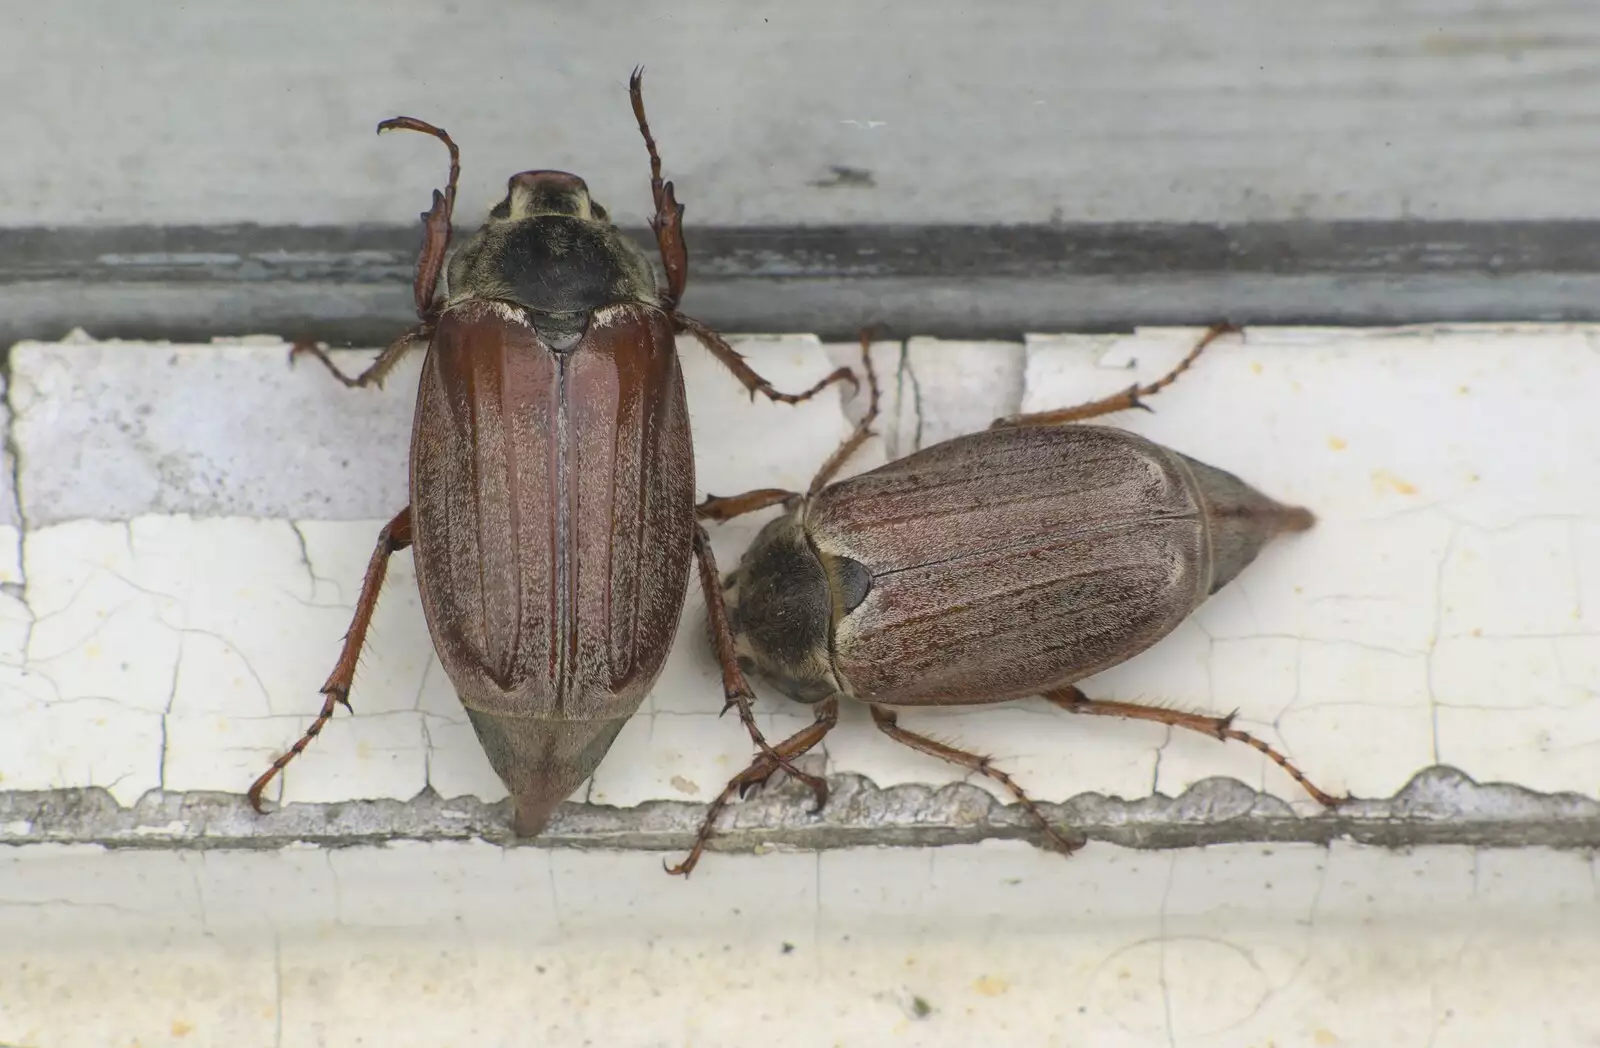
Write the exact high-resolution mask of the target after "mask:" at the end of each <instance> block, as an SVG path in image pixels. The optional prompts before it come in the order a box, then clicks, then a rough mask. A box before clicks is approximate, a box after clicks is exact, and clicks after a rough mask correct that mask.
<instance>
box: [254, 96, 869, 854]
mask: <svg viewBox="0 0 1600 1048" xmlns="http://www.w3.org/2000/svg"><path fill="white" fill-rule="evenodd" d="M641 74H642V71H641V70H635V71H634V74H633V77H632V79H631V80H630V82H629V95H630V98H631V100H632V103H633V111H634V115H635V117H636V118H637V120H638V124H639V131H640V133H641V134H642V135H643V136H644V140H645V146H646V148H647V150H648V151H649V155H650V176H651V177H650V186H651V191H652V194H653V196H654V203H655V214H654V216H653V217H652V218H651V220H650V225H651V228H652V229H653V230H654V232H655V234H656V240H657V245H658V247H659V249H660V252H661V260H662V265H663V268H664V269H665V272H666V278H667V287H666V289H665V290H658V289H657V287H656V284H655V276H654V274H653V273H652V271H651V267H650V262H649V259H648V258H647V257H646V256H645V254H644V253H643V252H642V251H641V250H640V249H639V248H638V247H637V246H635V245H634V244H633V243H632V242H631V241H630V240H628V239H627V238H626V237H625V236H623V235H622V233H620V232H619V231H618V230H617V229H616V227H615V226H613V225H612V224H611V222H610V220H609V218H608V217H607V215H606V211H605V209H604V208H602V207H601V206H600V205H599V204H598V203H596V202H595V201H594V200H593V199H592V198H591V197H590V196H589V190H588V187H587V186H586V185H585V183H584V181H583V179H581V178H579V177H578V176H576V175H571V174H567V173H565V172H561V171H524V172H523V173H521V174H518V175H514V176H512V178H511V179H510V182H509V184H508V187H507V192H506V197H505V199H504V200H502V201H501V202H500V203H499V204H498V205H497V206H496V207H495V208H494V209H493V210H492V211H491V212H490V213H489V218H488V220H487V221H486V222H485V223H484V225H483V226H482V228H480V229H479V230H478V232H477V234H476V235H475V236H473V237H472V238H471V239H470V240H468V241H467V242H466V244H464V245H463V246H462V247H461V249H460V250H459V251H457V252H456V254H455V256H454V258H453V259H451V261H450V268H449V287H448V296H447V297H445V298H442V299H439V298H436V291H437V285H438V282H439V277H440V274H441V273H442V272H443V270H444V263H445V255H446V251H447V249H448V247H449V243H450V233H451V228H450V215H451V210H452V208H453V206H454V203H455V195H456V183H457V181H458V179H459V176H460V170H461V168H460V155H459V153H458V151H457V149H456V146H455V143H454V142H452V141H451V140H450V137H449V135H447V134H446V133H445V132H444V131H443V130H441V129H439V128H436V127H434V126H432V125H430V124H427V123H424V122H423V121H420V120H415V119H413V118H410V117H396V118H395V119H392V120H386V121H384V122H383V123H382V124H379V125H378V130H379V131H384V130H387V129H390V128H401V129H406V130H412V131H421V132H424V133H426V134H430V135H433V136H434V137H436V138H438V139H439V140H440V141H442V142H443V143H444V144H445V145H446V147H448V149H449V150H450V178H449V182H448V183H447V185H446V187H445V190H444V192H443V193H440V192H438V191H437V190H435V192H434V194H433V207H432V208H431V209H430V210H429V211H427V212H426V213H425V214H424V215H423V216H422V218H423V229H424V233H423V244H422V250H421V254H420V255H419V257H418V260H417V271H416V280H415V285H414V288H413V290H414V292H415V297H416V306H417V314H418V317H419V319H420V323H419V324H418V325H417V326H416V327H415V328H413V329H412V330H411V331H409V332H407V333H406V334H405V335H404V336H402V337H401V338H400V339H399V340H397V341H396V342H395V343H393V344H392V345H391V346H389V347H388V349H386V350H385V351H384V352H383V353H382V354H381V355H380V356H379V357H378V359H377V360H376V361H375V362H374V363H373V365H372V366H371V367H370V368H368V369H367V370H366V371H365V372H363V373H362V374H361V375H360V376H358V377H356V378H353V379H352V378H349V377H347V376H345V375H344V374H342V373H341V372H340V371H339V370H338V368H337V367H335V366H334V364H333V363H332V361H331V360H330V359H329V358H328V357H327V355H326V354H325V353H324V352H323V351H322V350H321V349H319V348H317V347H314V346H305V345H300V346H296V347H295V350H296V352H309V353H311V354H312V355H314V356H316V357H317V358H318V359H320V360H321V361H322V362H323V363H324V364H325V365H327V367H328V368H329V370H331V371H332V372H333V373H334V374H335V375H336V376H338V377H339V378H340V379H341V380H342V381H343V382H345V384H347V385H350V386H365V385H369V384H373V383H378V382H381V380H382V378H383V376H384V374H385V373H386V372H387V371H388V370H389V369H390V368H391V367H392V366H393V365H394V363H395V362H396V361H397V360H398V359H399V358H400V357H401V355H403V354H404V352H405V351H406V350H407V349H408V348H409V347H410V345H411V344H412V343H413V342H414V341H418V340H422V339H428V340H429V343H428V355H427V359H426V361H425V362H424V364H423V368H422V379H421V385H420V389H419V391H418V394H417V411H416V420H415V423H414V426H413V430H412V442H411V501H410V505H408V506H407V507H406V508H405V509H403V510H401V511H400V513H399V514H397V515H396V516H395V518H394V519H393V520H392V521H390V522H389V524H388V525H387V526H386V527H384V529H383V530H382V532H381V533H380V534H379V537H378V546H377V549H376V550H375V551H374V552H373V555H372V560H371V562H370V563H369V564H368V567H367V572H366V578H365V580H364V582H363V584H362V588H361V596H360V598H359V600H358V601H357V603H356V610H355V617H354V621H353V622H352V623H351V626H350V632H349V633H348V634H347V635H346V638H345V644H344V648H343V651H342V652H341V654H340V657H339V661H338V663H337V665H336V666H335V667H334V670H333V673H332V674H331V675H330V676H329V678H328V681H327V683H326V684H325V685H324V686H323V689H322V690H323V694H324V695H325V697H326V698H325V701H324V703H323V708H322V712H321V713H320V714H319V715H318V717H317V719H316V720H315V721H314V722H313V723H312V725H311V727H310V728H309V729H307V731H306V732H305V735H304V736H303V737H302V738H301V739H300V740H299V741H298V742H296V743H295V745H294V746H293V747H292V748H291V749H290V750H289V751H288V753H286V754H284V756H282V757H281V758H279V759H278V760H277V761H276V762H275V763H274V764H273V765H272V767H271V768H270V769H268V771H267V772H266V773H265V774H263V775H262V776H261V777H260V778H259V779H257V780H256V782H255V783H254V785H252V786H251V787H250V793H249V796H250V801H251V803H252V804H253V805H255V807H256V809H257V810H258V811H259V810H261V792H262V790H263V789H264V788H265V787H266V785H267V783H268V782H269V781H271V779H272V777H273V776H274V775H275V774H277V772H278V771H280V770H281V769H282V768H283V767H284V765H285V764H287V763H288V762H289V761H290V760H291V759H293V758H294V757H295V756H296V755H297V754H299V753H300V752H301V751H302V750H304V749H305V747H306V745H307V744H308V743H309V742H310V741H311V740H312V739H313V738H315V737H316V735H317V734H318V732H320V731H321V730H322V727H323V725H324V724H326V723H327V721H328V719H329V718H330V717H331V716H332V715H333V712H334V710H335V709H336V707H337V706H338V705H339V704H341V703H342V704H344V705H345V706H347V707H348V706H349V700H348V696H349V692H350V684H351V680H352V678H353V677H354V675H355V667H356V660H357V657H358V656H359V654H360V651H361V646H362V643H363V640H364V639H365V636H366V632H367V627H368V625H369V623H370V621H371V618H372V611H373V607H374V605H375V604H376V602H377V598H378V592H379V589H380V588H381V587H382V585H383V578H384V572H385V568H386V565H387V563H388V559H389V556H390V554H392V553H394V552H395V551H397V550H401V549H404V548H406V547H407V546H414V547H415V560H416V571H417V584H418V587H419V589H420V590H421V592H422V607H423V610H424V612H425V614H426V617H427V620H428V628H429V631H430V633H431V634H432V636H433V641H434V646H435V648H436V649H437V651H438V654H439V658H440V661H441V662H442V663H443V665H444V668H445V671H446V672H447V673H448V675H449V677H450V680H451V683H452V684H453V685H454V686H455V689H456V694H457V695H458V696H459V697H460V699H461V703H462V705H463V706H465V707H466V710H467V715H468V717H469V718H470V719H471V721H472V726H473V729H474V730H475V731H476V733H477V735H478V739H479V741H480V742H481V743H482V744H483V748H484V751H485V752H486V753H487V755H488V757H489V763H490V764H491V765H492V766H493V767H494V770H495V772H496V773H497V774H498V775H499V776H500V778H501V780H502V781H504V783H505V784H506V788H507V790H508V791H509V792H510V794H511V797H512V801H513V804H514V807H515V812H516V817H515V829H516V831H517V832H518V833H519V834H523V835H533V834H536V833H538V832H539V831H540V830H541V829H542V828H543V827H544V825H545V823H546V822H547V821H548V819H549V817H550V813H551V812H552V810H553V809H554V808H555V806H556V805H558V804H559V803H561V801H562V800H564V799H565V798H566V797H567V796H568V795H570V794H571V793H572V791H573V790H574V789H576V788H577V787H578V786H579V785H580V784H581V783H582V782H583V780H585V779H586V778H588V777H589V775H590V773H592V772H593V771H594V769H595V767H596V766H597V765H598V764H599V763H600V760H601V758H602V757H604V756H605V753H606V751H607V749H608V748H609V747H610V746H611V742H612V740H613V739H615V738H616V735H617V732H618V731H620V730H621V728H622V725H623V723H624V722H625V721H626V720H627V719H628V718H629V717H630V716H632V715H633V713H634V712H635V711H636V710H637V709H638V708H639V704H640V703H641V702H642V701H643V700H644V697H645V694H646V693H647V692H648V691H649V690H650V687H651V685H652V684H654V682H655V680H656V677H657V675H658V674H659V673H660V671H661V667H662V664H663V662H664V660H665V659H666V655H667V650H668V648H669V647H670V645H671V642H672V639H673V635H674V632H675V631H676V629H677V625H678V618H679V616H680V614H681V613H682V610H683V603H684V598H685V592H686V588H687V586H688V575H689V567H690V561H691V560H692V559H698V561H699V564H700V577H701V583H702V586H703V587H704V589H705V592H706V601H707V604H708V607H709V611H710V618H711V623H712V631H713V635H714V637H715V638H716V641H717V647H718V650H719V652H720V653H721V655H722V663H723V685H724V691H725V693H726V699H727V702H728V704H729V705H730V706H734V707H737V708H738V709H739V712H740V715H741V718H742V720H743V721H744V723H745V725H746V727H747V729H748V730H749V732H750V735H751V737H752V739H753V740H754V741H755V742H756V744H757V746H758V747H760V749H761V750H762V751H763V752H765V753H772V750H771V748H770V747H769V746H768V745H767V743H766V740H765V739H763V738H762V737H761V733H760V731H759V730H758V729H757V728H756V725H755V721H754V719H753V718H752V717H751V716H750V711H749V699H750V698H751V693H750V691H749V687H748V685H747V684H746V683H745V680H744V677H743V674H742V673H741V672H740V669H739V666H738V664H737V662H736V660H735V659H734V657H733V645H732V638H731V635H730V634H729V631H728V626H727V622H726V619H725V617H724V613H723V607H722V602H721V592H720V589H719V587H718V586H717V568H716V564H715V561H714V560H713V558H712V554H711V547H710V543H709V542H708V541H707V540H706V535H705V532H704V530H703V529H702V528H700V526H699V525H698V524H697V523H696V521H695V505H694V455H693V449H692V447H691V444H690V434H689V416H688V411H687V406H686V404H685V400H684V388H683V375H682V372H681V371H680V369H679V365H678V357H677V350H676V345H675V340H674V334H675V332H677V331H680V330H682V331H688V332H690V333H691V334H693V335H695V336H696V337H697V338H699V339H700V341H701V342H702V343H704V344H705V345H706V347H707V348H708V349H710V350H711V352H712V353H713V354H715V355H716V356H717V357H718V358H719V359H720V360H721V361H722V362H723V363H724V364H726V365H727V366H728V367H729V368H730V369H731V370H732V371H733V372H734V374H735V375H736V376H737V377H738V378H739V379H740V381H741V382H743V383H744V385H745V386H746V388H747V389H749V390H750V392H751V395H752V396H753V395H754V394H755V393H757V392H760V393H763V394H765V395H766V396H768V397H770V398H772V399H774V400H780V401H787V402H791V403H792V402H796V401H799V400H803V399H805V398H806V397H808V396H811V395H814V394H815V393H817V392H819V391H820V390H822V389H823V388H824V387H826V386H827V385H829V384H830V383H832V382H835V381H839V380H841V379H845V378H850V379H853V378H854V376H853V374H852V373H851V372H850V370H849V369H848V368H841V369H839V370H838V371H836V372H834V373H833V374H832V375H830V376H828V377H827V378H826V379H824V380H823V381H822V382H819V383H818V384H817V385H816V386H815V387H813V388H812V389H811V390H809V391H808V392H806V393H804V394H799V395H791V394H783V393H777V392H775V391H774V390H773V389H772V387H771V386H770V385H768V384H767V383H766V381H765V380H764V379H762V378H761V377H760V376H759V375H757V374H756V373H755V372H754V371H753V370H752V369H751V368H750V367H749V366H748V365H746V364H745V363H744V361H743V359H742V358H741V357H740V356H739V354H738V353H736V352H735V351H734V350H733V349H732V347H730V346H729V345H728V344H727V343H726V342H724V341H723V340H722V339H721V338H720V337H719V336H717V335H715V334H714V333H713V332H711V331H709V330H708V329H706V328H705V327H704V326H703V325H701V324H699V323H698V322H696V321H694V320H692V319H690V318H688V317H685V316H684V315H682V314H681V313H679V312H678V308H677V307H678V302H679V301H680V300H681V298H682V296H683V290H684V284H685V281H686V277H687V270H688V260H687V252H686V250H685V246H684V240H683V232H682V225H681V220H682V216H683V208H682V206H680V205H679V204H678V202H677V200H676V197H675V195H674V192H673V186H672V183H671V182H665V183H664V182H663V181H662V180H661V158H660V157H659V155H658V154H657V152H656V144H655V140H654V138H653V137H652V136H651V134H650V128H649V124H648V123H647V122H646V120H645V114H644V101H643V96H642V92H641V87H640V82H641ZM775 758H776V759H777V760H779V761H780V762H781V763H783V765H784V766H786V767H787V766H788V764H787V760H786V759H784V758H782V757H781V756H777V755H775ZM791 770H792V769H791ZM807 778H808V781H809V777H807ZM816 785H817V788H818V790H819V796H820V790H821V789H822V788H823V787H822V784H821V783H820V781H818V782H816Z"/></svg>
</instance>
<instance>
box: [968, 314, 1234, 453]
mask: <svg viewBox="0 0 1600 1048" xmlns="http://www.w3.org/2000/svg"><path fill="white" fill-rule="evenodd" d="M1243 334H1244V329H1243V328H1240V327H1237V326H1235V325H1233V324H1230V323H1228V322H1227V321H1222V322H1219V323H1216V324H1212V325H1211V326H1210V327H1209V328H1207V329H1206V333H1205V334H1204V335H1202V336H1200V340H1199V341H1198V342H1196V343H1195V344H1194V347H1193V348H1192V349H1190V350H1189V352H1188V355H1186V356H1185V357H1184V358H1183V359H1182V360H1180V361H1178V363H1177V364H1176V365H1175V366H1174V367H1173V368H1172V370H1171V371H1168V372H1167V373H1166V374H1165V375H1162V376H1161V377H1160V378H1158V379H1156V380H1155V381H1154V382H1151V383H1149V384H1147V385H1143V386H1140V385H1134V386H1130V387H1128V388H1127V389H1125V390H1123V391H1122V392H1121V393H1113V394H1111V395H1110V396H1109V397H1101V398H1100V399H1099V400H1090V401H1086V402H1085V403H1082V404H1078V405H1076V406H1074V407H1070V408H1057V409H1055V410H1054V411H1036V412H1030V413H1028V414H1024V415H1007V416H1006V417H1004V418H997V419H995V420H994V421H993V422H991V423H989V428H990V429H1006V428H1009V427H1012V426H1059V425H1061V424H1063V423H1066V422H1083V421H1086V420H1088V419H1092V418H1099V417H1100V416H1101V415H1110V414H1112V413H1114V412H1118V411H1128V410H1131V409H1133V408H1143V409H1144V410H1146V411H1151V410H1152V409H1151V408H1150V407H1149V406H1148V405H1147V404H1145V403H1144V402H1143V400H1141V399H1140V398H1142V397H1153V396H1155V395H1156V394H1157V393H1160V392H1161V391H1162V390H1163V389H1166V388H1167V387H1168V386H1170V385H1172V384H1173V383H1174V382H1176V381H1178V376H1180V375H1182V374H1183V373H1184V372H1185V371H1188V370H1189V367H1190V365H1192V364H1193V363H1194V362H1195V361H1196V360H1197V359H1199V357H1200V354H1201V353H1203V352H1205V349H1206V347H1207V346H1209V345H1211V343H1213V342H1215V341H1216V340H1217V339H1219V338H1221V337H1222V336H1223V335H1240V336H1243Z"/></svg>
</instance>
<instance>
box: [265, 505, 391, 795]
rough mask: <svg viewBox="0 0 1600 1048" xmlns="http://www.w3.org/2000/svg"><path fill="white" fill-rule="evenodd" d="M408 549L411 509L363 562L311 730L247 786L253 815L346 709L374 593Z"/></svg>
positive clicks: (387, 526) (381, 536) (380, 536)
mask: <svg viewBox="0 0 1600 1048" xmlns="http://www.w3.org/2000/svg"><path fill="white" fill-rule="evenodd" d="M409 545H411V507H410V506H407V507H406V508H405V509H403V510H401V511H400V512H399V513H396V514H395V517H394V519H393V520H391V521H390V522H389V523H387V524H385V525H384V526H383V530H382V531H380V532H378V545H377V548H376V549H374V550H373V551H372V559H371V560H369V561H368V562H367V574H366V577H365V578H364V579H362V581H361V596H360V597H358V598H357V599H356V611H355V616H354V618H352V619H351V621H350V630H349V632H347V633H346V634H345V635H344V648H343V650H341V651H340V652H339V661H338V662H337V663H335V664H334V667H333V672H332V673H330V674H329V675H328V680H327V683H325V684H323V686H322V694H323V696H324V699H323V703H322V712H321V713H319V714H317V719H316V720H314V721H312V722H311V727H309V728H307V729H306V733H305V734H304V735H302V736H300V741H299V742H297V743H295V744H294V745H293V746H291V747H289V752H287V753H285V754H284V755H283V756H282V757H279V758H278V759H277V760H275V761H273V762H272V767H270V768H268V769H267V770H266V771H265V772H263V773H262V775H261V777H260V778H259V779H257V780H256V781H255V782H253V783H251V785H250V792H249V794H248V796H249V798H250V806H251V807H252V808H254V809H255V810H256V811H258V812H259V811H261V810H262V808H261V791H262V790H264V789H266V788H267V784H268V783H270V782H271V781H272V779H273V777H274V776H276V775H277V774H278V773H279V772H280V771H282V770H283V769H284V766H285V765H287V764H288V763H289V762H290V761H292V760H294V759H295V758H296V757H298V756H299V755H300V753H301V752H302V751H303V750H304V749H305V748H306V747H307V746H309V745H311V740H312V739H314V738H316V737H317V736H318V735H319V734H321V732H322V726H323V725H324V724H327V723H328V721H329V719H331V718H332V717H333V711H334V709H335V708H336V707H337V706H339V705H340V704H343V705H344V707H345V709H349V708H350V682H351V681H352V680H354V679H355V675H356V660H357V659H358V658H359V657H360V655H361V646H362V644H363V643H365V641H366V639H367V627H368V626H370V625H372V611H373V609H374V608H376V607H377V605H378V592H379V591H380V590H382V589H383V577H384V575H385V574H386V573H387V572H388V570H389V557H390V555H391V554H393V553H395V552H397V551H399V550H403V549H405V548H406V547H407V546H409Z"/></svg>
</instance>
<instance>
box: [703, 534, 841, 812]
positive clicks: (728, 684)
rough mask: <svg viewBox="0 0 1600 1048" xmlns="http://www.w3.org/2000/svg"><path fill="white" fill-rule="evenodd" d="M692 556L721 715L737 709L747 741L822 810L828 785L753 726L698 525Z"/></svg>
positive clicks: (717, 581) (713, 563) (707, 542)
mask: <svg viewBox="0 0 1600 1048" xmlns="http://www.w3.org/2000/svg"><path fill="white" fill-rule="evenodd" d="M694 555H695V558H696V559H697V560H698V561H699V562H700V589H701V591H702V592H704V593H705V596H706V618H707V621H708V623H709V624H710V628H711V646H712V648H713V649H714V650H715V651H716V653H717V661H718V662H720V663H721V664H722V691H723V695H724V696H725V697H726V699H727V703H726V704H725V705H724V706H723V707H722V709H723V712H724V713H726V712H727V711H728V708H729V707H733V708H736V709H737V710H738V711H739V720H740V721H741V722H742V723H743V724H744V727H745V731H747V732H749V733H750V741H751V742H754V743H755V744H756V748H757V749H758V750H760V751H761V752H762V754H763V755H765V756H767V757H769V758H771V759H772V760H774V761H776V762H777V764H778V767H780V768H782V769H783V770H784V771H786V772H788V773H789V774H790V775H792V776H794V778H796V779H798V780H800V781H801V782H803V783H805V784H806V785H807V786H808V787H810V788H811V792H812V793H814V794H816V795H817V807H818V808H821V807H822V806H823V805H824V804H826V803H827V801H828V784H827V782H826V781H824V780H823V779H820V778H818V777H817V776H815V775H807V774H806V773H805V772H803V771H801V770H800V769H798V768H796V767H795V766H794V765H793V764H790V763H789V760H788V758H787V757H785V756H784V755H783V754H781V753H779V752H778V751H776V750H774V749H773V748H772V746H771V745H769V744H768V743H767V737H766V736H765V735H763V734H761V729H760V727H758V726H757V725H756V716H755V713H754V711H752V710H751V708H750V700H751V699H754V698H755V697H756V696H755V692H753V691H751V690H750V684H749V682H748V681H746V680H745V679H744V671H743V670H741V669H740V668H739V659H738V656H737V655H735V654H734V649H733V630H732V629H730V628H729V626H728V608H727V606H726V605H725V604H723V602H722V576H721V575H719V574H717V558H716V556H715V555H714V554H713V553H712V552H711V537H710V536H709V535H707V534H706V529H705V528H703V527H701V526H700V525H699V524H698V523H696V524H695V526H694Z"/></svg>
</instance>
